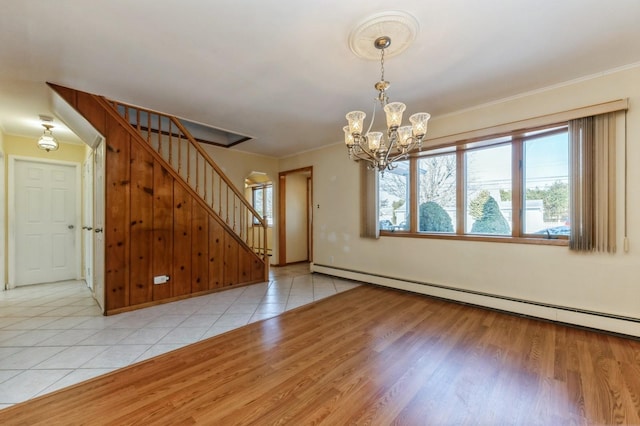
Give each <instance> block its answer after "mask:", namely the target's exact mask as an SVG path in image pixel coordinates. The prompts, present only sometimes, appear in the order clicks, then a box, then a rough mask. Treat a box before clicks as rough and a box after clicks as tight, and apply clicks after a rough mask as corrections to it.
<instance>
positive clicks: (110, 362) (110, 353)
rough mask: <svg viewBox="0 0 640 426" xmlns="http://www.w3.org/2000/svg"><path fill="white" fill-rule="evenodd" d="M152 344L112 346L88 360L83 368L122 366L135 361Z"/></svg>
mask: <svg viewBox="0 0 640 426" xmlns="http://www.w3.org/2000/svg"><path fill="white" fill-rule="evenodd" d="M149 348H150V345H119V346H111V347H109V348H108V349H106V350H105V351H103V352H101V353H100V354H98V355H97V356H96V357H95V358H93V359H91V360H89V361H87V362H86V363H85V364H84V365H83V366H82V368H120V367H126V366H127V365H129V364H131V363H133V362H134V361H135V360H136V359H137V358H138V357H139V356H140V355H142V354H143V353H144V352H145V351H146V350H147V349H149Z"/></svg>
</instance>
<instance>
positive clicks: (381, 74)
mask: <svg viewBox="0 0 640 426" xmlns="http://www.w3.org/2000/svg"><path fill="white" fill-rule="evenodd" d="M381 51H382V53H380V81H384V49H381Z"/></svg>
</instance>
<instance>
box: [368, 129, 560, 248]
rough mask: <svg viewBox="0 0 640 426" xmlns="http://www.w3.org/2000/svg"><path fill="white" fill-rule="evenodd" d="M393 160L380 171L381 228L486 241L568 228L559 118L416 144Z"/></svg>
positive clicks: (555, 235) (549, 234)
mask: <svg viewBox="0 0 640 426" xmlns="http://www.w3.org/2000/svg"><path fill="white" fill-rule="evenodd" d="M398 164H399V165H398V167H397V168H396V169H394V170H392V171H387V172H385V173H384V174H381V175H380V180H379V199H380V210H379V220H380V224H381V226H380V230H381V231H382V232H383V233H384V231H406V232H404V233H403V234H404V235H406V234H407V233H409V234H414V235H422V236H429V235H431V236H437V235H440V236H441V237H440V238H447V237H453V238H465V237H468V238H474V239H478V238H479V239H482V238H487V239H490V240H491V241H496V240H497V238H500V239H504V238H517V239H518V240H519V241H528V240H532V241H536V240H537V241H539V240H541V239H547V240H559V239H560V240H567V238H568V236H569V234H570V229H571V224H570V223H569V194H570V192H569V183H568V182H569V179H568V177H569V142H568V134H567V126H566V125H555V126H550V127H547V128H543V129H535V130H531V131H521V132H517V133H513V134H507V135H500V136H499V137H493V138H486V139H481V140H473V141H465V142H464V143H461V144H459V145H456V146H452V147H449V148H439V149H437V150H433V151H431V152H430V151H424V150H423V152H421V153H419V154H418V155H416V156H414V157H413V158H410V159H409V160H407V161H404V162H400V163H398ZM412 177H413V179H412ZM411 212H415V215H416V218H415V220H414V219H412V218H411ZM412 225H413V226H412Z"/></svg>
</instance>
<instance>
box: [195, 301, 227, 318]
mask: <svg viewBox="0 0 640 426" xmlns="http://www.w3.org/2000/svg"><path fill="white" fill-rule="evenodd" d="M229 306H231V303H228V304H227V303H224V304H220V303H216V304H211V305H204V306H202V307H200V309H198V312H196V314H198V315H215V314H218V315H221V314H224V313H225V312H226V311H227V309H229Z"/></svg>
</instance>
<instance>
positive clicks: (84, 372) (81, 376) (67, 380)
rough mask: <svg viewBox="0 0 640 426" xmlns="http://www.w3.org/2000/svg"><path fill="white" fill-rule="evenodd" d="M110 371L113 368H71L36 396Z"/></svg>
mask: <svg viewBox="0 0 640 426" xmlns="http://www.w3.org/2000/svg"><path fill="white" fill-rule="evenodd" d="M111 371H113V369H111V368H82V369H77V370H73V371H71V372H70V373H69V374H67V375H66V376H64V377H63V378H61V379H60V380H58V381H57V382H55V383H54V384H52V385H51V386H49V387H47V388H46V389H44V390H43V391H42V392H40V393H39V394H38V396H40V395H45V394H47V393H51V392H53V391H57V390H60V389H62V388H66V387H67V386H71V385H75V384H77V383H80V382H84V381H86V380H89V379H93V378H94V377H98V376H102V375H103V374H107V373H109V372H111Z"/></svg>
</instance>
